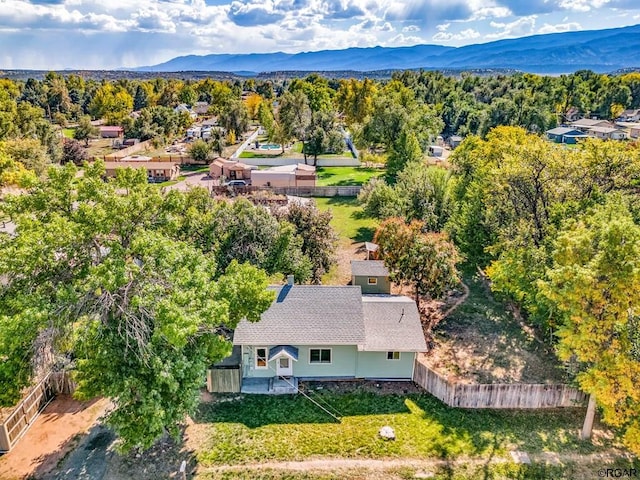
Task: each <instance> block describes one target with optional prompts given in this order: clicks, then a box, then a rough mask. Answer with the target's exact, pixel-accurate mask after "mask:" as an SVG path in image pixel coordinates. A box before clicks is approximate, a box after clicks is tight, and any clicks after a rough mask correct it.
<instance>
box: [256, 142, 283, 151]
mask: <svg viewBox="0 0 640 480" xmlns="http://www.w3.org/2000/svg"><path fill="white" fill-rule="evenodd" d="M281 148H282V147H281V146H280V145H278V144H277V143H265V144H264V145H260V150H280V149H281Z"/></svg>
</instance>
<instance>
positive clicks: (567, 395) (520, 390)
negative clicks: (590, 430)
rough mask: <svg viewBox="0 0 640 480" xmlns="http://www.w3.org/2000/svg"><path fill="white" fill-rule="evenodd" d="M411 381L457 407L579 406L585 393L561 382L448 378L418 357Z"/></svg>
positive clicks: (584, 400)
mask: <svg viewBox="0 0 640 480" xmlns="http://www.w3.org/2000/svg"><path fill="white" fill-rule="evenodd" d="M413 381H414V382H416V383H417V384H418V385H420V386H421V387H422V388H424V389H425V390H426V391H427V392H429V393H430V394H431V395H433V396H434V397H436V398H438V399H439V400H441V401H442V402H444V403H446V404H447V405H449V406H450V407H457V408H531V409H539V408H557V407H579V406H584V405H585V404H586V401H587V395H586V394H585V393H583V392H581V391H580V390H578V389H576V388H573V387H570V386H568V385H563V384H526V383H488V384H464V383H455V382H450V381H449V380H447V379H446V378H444V377H443V376H441V375H440V374H438V373H436V372H434V371H433V370H431V369H430V368H429V367H428V366H427V365H425V364H424V363H422V362H420V361H419V360H418V359H416V361H415V368H414V374H413Z"/></svg>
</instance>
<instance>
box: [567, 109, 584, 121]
mask: <svg viewBox="0 0 640 480" xmlns="http://www.w3.org/2000/svg"><path fill="white" fill-rule="evenodd" d="M579 118H580V110H579V109H578V108H576V107H569V108H568V109H567V111H566V112H564V121H565V122H575V121H576V120H578V119H579Z"/></svg>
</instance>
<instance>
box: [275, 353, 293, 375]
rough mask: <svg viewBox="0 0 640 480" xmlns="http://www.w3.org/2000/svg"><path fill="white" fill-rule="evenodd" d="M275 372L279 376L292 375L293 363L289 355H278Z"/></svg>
mask: <svg viewBox="0 0 640 480" xmlns="http://www.w3.org/2000/svg"><path fill="white" fill-rule="evenodd" d="M276 374H277V375H279V376H280V377H290V376H292V375H293V363H292V362H291V359H290V358H289V357H280V358H278V360H276Z"/></svg>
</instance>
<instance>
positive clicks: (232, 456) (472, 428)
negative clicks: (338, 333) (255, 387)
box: [194, 390, 608, 467]
mask: <svg viewBox="0 0 640 480" xmlns="http://www.w3.org/2000/svg"><path fill="white" fill-rule="evenodd" d="M310 395H311V397H312V398H314V399H315V400H316V401H318V402H320V403H322V404H324V405H329V406H330V408H331V409H332V410H334V411H337V412H339V413H340V416H341V420H340V422H339V423H338V422H337V421H336V420H334V419H333V418H332V417H330V416H328V415H327V414H326V413H324V412H323V411H322V410H320V409H319V408H318V407H317V406H316V405H314V404H313V403H311V402H310V401H309V400H308V399H307V398H304V397H303V396H302V395H296V396H293V395H286V396H285V395H279V396H270V395H245V396H244V397H241V399H236V400H232V401H228V402H224V403H217V404H216V403H206V404H201V406H200V408H199V411H198V412H197V414H196V415H195V417H194V421H195V422H196V423H197V424H200V425H199V431H200V433H199V435H198V437H199V438H201V439H203V441H202V443H201V445H200V446H199V448H198V451H197V452H196V456H197V458H198V462H199V463H200V464H201V465H203V466H205V467H206V466H211V465H217V464H232V465H233V464H246V463H252V462H264V461H278V460H281V461H285V460H302V459H306V458H310V457H311V458H312V457H323V456H324V457H342V458H392V457H406V458H437V459H450V460H451V459H456V458H460V457H482V458H490V457H492V456H503V457H506V456H507V455H508V452H509V451H510V450H513V449H519V450H524V451H527V452H528V453H530V454H531V453H536V452H544V451H551V452H558V453H577V454H587V453H593V452H595V451H597V450H598V448H599V447H596V446H594V445H592V444H591V443H587V442H581V441H580V440H579V439H578V431H579V429H580V427H581V425H582V420H583V417H584V409H563V410H552V411H538V412H524V411H495V410H494V411H490V410H475V411H473V410H462V409H453V408H449V407H446V406H445V405H444V404H442V403H441V402H440V401H438V400H436V399H435V398H434V397H432V396H430V395H427V394H407V395H398V394H380V393H376V392H366V391H360V392H359V391H355V392H352V393H333V392H330V391H328V390H322V391H314V392H310ZM385 425H389V426H391V427H393V428H394V430H395V433H396V437H397V438H396V440H395V441H384V440H382V439H380V438H379V437H378V431H379V429H380V428H381V427H383V426H385ZM607 446H608V445H607Z"/></svg>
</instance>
